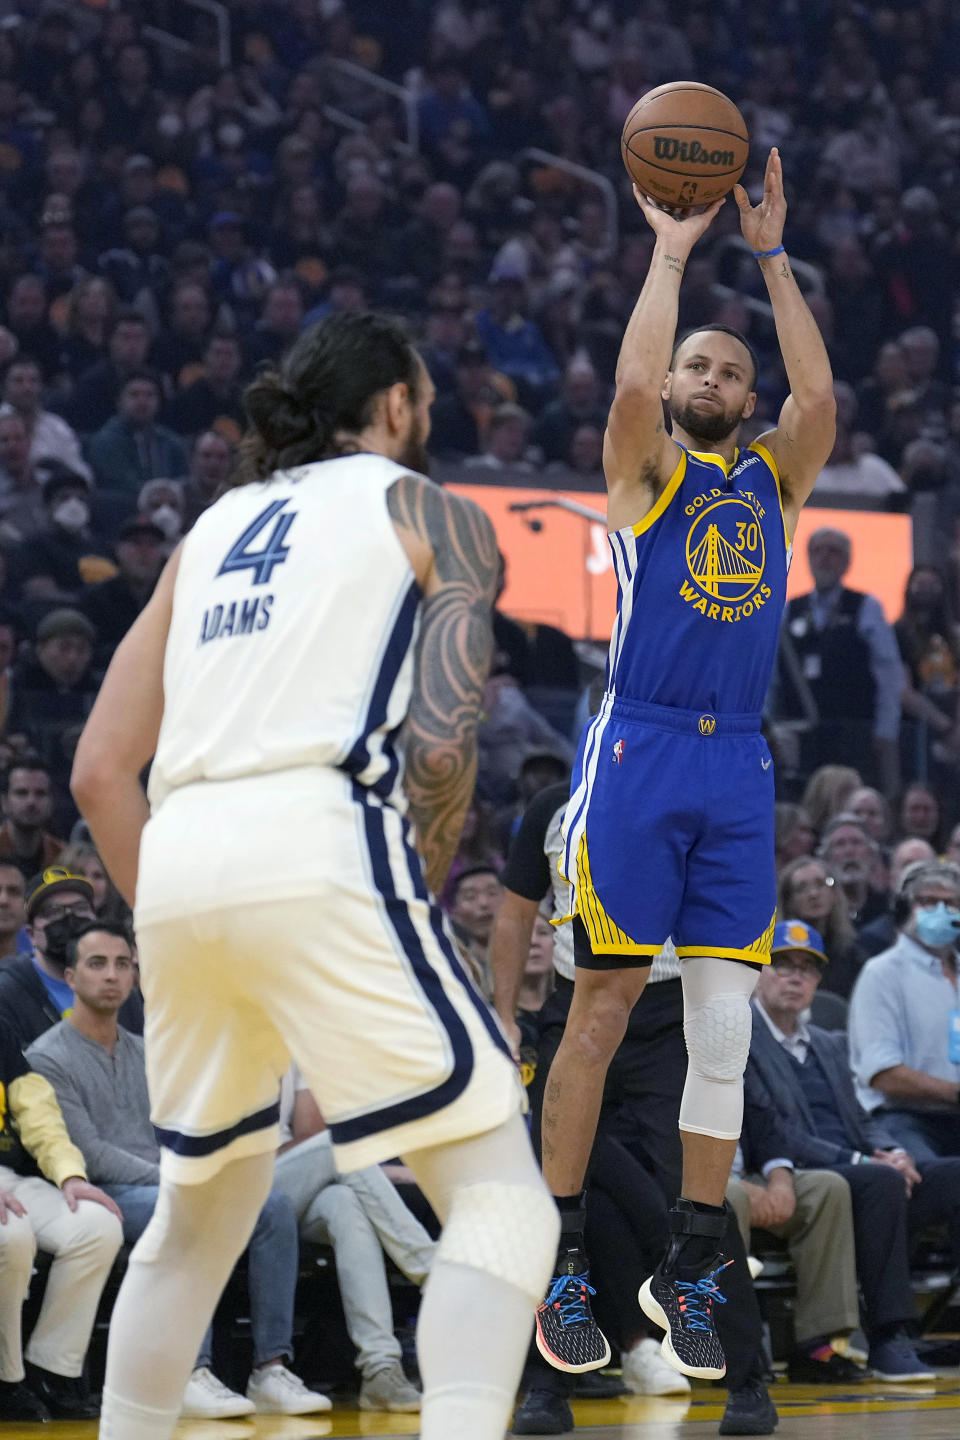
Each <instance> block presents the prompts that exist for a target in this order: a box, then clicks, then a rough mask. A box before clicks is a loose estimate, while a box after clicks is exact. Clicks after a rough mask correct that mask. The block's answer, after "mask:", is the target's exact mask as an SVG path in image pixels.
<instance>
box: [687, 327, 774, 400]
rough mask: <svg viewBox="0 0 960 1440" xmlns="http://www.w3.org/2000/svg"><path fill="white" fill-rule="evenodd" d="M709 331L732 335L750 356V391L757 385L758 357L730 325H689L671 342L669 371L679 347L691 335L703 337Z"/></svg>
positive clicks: (743, 336) (743, 337) (744, 336)
mask: <svg viewBox="0 0 960 1440" xmlns="http://www.w3.org/2000/svg"><path fill="white" fill-rule="evenodd" d="M711 330H717V331H719V333H720V334H721V335H732V336H733V338H734V340H739V341H740V344H741V345H742V346H743V348H744V349H745V350H746V352H747V354H748V355H749V356H750V361H751V364H752V365H753V376H752V378H751V380H750V389H751V390H752V389H753V387H754V385H756V383H757V376H758V375H759V374H760V357H759V355H758V354H757V352H756V350H755V349H754V348H753V346H752V345H751V344H750V341H749V340H748V339H747V337H746V335H744V334H742V333H741V332H740V331H739V330H734V328H733V326H732V325H721V324H720V323H719V322H717V323H716V324H712V325H691V326H690V329H689V330H684V332H683V334H682V335H678V336H677V338H676V340H674V342H673V351H672V353H671V355H670V369H671V370H672V369H673V367H674V365H675V364H676V360H677V351H678V350H679V349H680V346H681V345H683V344H685V343H686V341H687V340H689V339H690V336H691V335H704V334H706V333H708V332H709V331H711Z"/></svg>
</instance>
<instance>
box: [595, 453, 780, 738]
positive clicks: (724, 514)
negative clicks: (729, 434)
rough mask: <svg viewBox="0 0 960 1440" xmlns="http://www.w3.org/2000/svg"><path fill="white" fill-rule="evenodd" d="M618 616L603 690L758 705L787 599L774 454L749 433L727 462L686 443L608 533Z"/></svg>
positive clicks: (697, 706)
mask: <svg viewBox="0 0 960 1440" xmlns="http://www.w3.org/2000/svg"><path fill="white" fill-rule="evenodd" d="M608 538H609V541H610V548H611V549H612V551H613V563H614V568H615V570H616V575H617V619H616V624H615V625H614V630H613V636H612V639H611V642H610V655H609V660H608V666H607V690H608V692H609V693H610V694H612V695H616V696H621V697H623V698H624V699H629V700H638V701H644V702H647V703H649V704H654V705H667V706H674V707H678V708H680V709H684V710H703V711H709V712H712V713H714V714H718V713H720V714H744V713H750V714H759V713H760V711H761V710H762V709H763V702H764V698H765V696H766V693H767V686H768V685H769V683H770V676H771V673H772V671H773V665H774V661H775V659H776V653H777V641H778V637H779V632H780V618H781V613H782V610H783V606H784V601H785V599H786V585H787V568H788V565H789V558H790V556H789V546H788V542H787V537H786V534H785V531H784V526H783V517H782V514H781V509H780V487H779V477H778V474H777V467H776V463H775V461H774V459H773V457H772V456H771V454H770V453H769V451H768V450H767V449H766V448H765V447H764V446H763V445H760V444H757V443H756V442H755V443H754V444H753V445H751V446H750V448H749V449H747V450H741V451H740V452H739V454H738V455H737V457H736V460H735V462H734V464H733V465H732V466H731V467H730V468H729V469H728V468H727V466H726V463H725V461H723V460H722V459H721V457H720V456H719V455H709V454H706V453H701V452H699V451H696V452H695V451H692V450H683V451H682V453H681V455H680V459H679V462H678V464H677V468H676V470H675V471H674V473H673V475H672V476H671V478H670V481H669V483H668V484H667V486H666V488H665V489H664V491H663V493H662V494H661V495H660V497H659V499H658V500H657V502H656V504H655V505H654V506H653V507H652V509H651V510H650V511H649V513H648V514H647V515H646V516H644V518H643V519H642V520H641V521H640V522H639V523H638V524H637V525H633V526H627V527H625V528H624V529H622V530H616V531H614V532H613V533H612V534H611V535H610V536H609V537H608Z"/></svg>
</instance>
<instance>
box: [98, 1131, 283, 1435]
mask: <svg viewBox="0 0 960 1440" xmlns="http://www.w3.org/2000/svg"><path fill="white" fill-rule="evenodd" d="M272 1176H273V1155H272V1154H266V1155H251V1156H249V1157H248V1158H246V1159H243V1160H233V1161H231V1163H230V1164H229V1165H225V1166H224V1167H223V1169H222V1170H221V1171H219V1172H218V1174H216V1175H214V1176H213V1177H212V1178H211V1179H210V1180H206V1181H204V1183H203V1184H201V1185H172V1184H171V1183H170V1182H169V1181H168V1180H161V1182H160V1194H159V1197H158V1199H157V1204H156V1207H155V1209H154V1212H153V1217H152V1219H151V1221H150V1223H149V1225H148V1226H147V1228H146V1230H145V1231H144V1232H143V1235H142V1236H141V1237H140V1240H139V1241H138V1243H137V1244H136V1245H135V1247H134V1249H133V1253H132V1254H131V1256H130V1263H129V1264H128V1266H127V1273H126V1275H125V1276H124V1279H123V1284H122V1285H121V1287H120V1294H119V1295H118V1296H117V1303H116V1304H115V1305H114V1307H113V1317H112V1319H111V1322H110V1341H109V1344H108V1347H107V1373H106V1378H105V1380H104V1386H103V1407H102V1411H101V1421H100V1437H101V1440H168V1437H169V1436H170V1435H171V1434H172V1432H173V1427H174V1425H175V1424H176V1422H177V1416H178V1415H179V1413H180V1406H181V1402H182V1400H183V1391H184V1386H185V1385H186V1383H187V1380H188V1379H189V1377H190V1372H191V1370H192V1369H193V1366H194V1364H195V1362H196V1357H197V1350H198V1348H199V1345H200V1341H201V1340H202V1339H203V1333H204V1331H205V1330H206V1328H207V1325H208V1324H209V1322H210V1317H211V1316H212V1314H213V1312H214V1309H215V1307H216V1304H217V1301H218V1300H219V1298H220V1293H221V1291H222V1290H223V1287H224V1285H225V1284H226V1282H227V1279H228V1277H229V1275H230V1271H231V1270H232V1269H233V1267H234V1264H235V1263H236V1260H237V1257H238V1256H239V1255H240V1254H241V1252H242V1251H243V1249H244V1248H245V1246H246V1245H247V1243H248V1241H249V1239H250V1235H251V1233H252V1231H253V1227H254V1225H255V1224H256V1220H257V1216H258V1214H259V1213H260V1209H261V1207H262V1205H263V1203H264V1201H265V1200H266V1198H267V1195H268V1194H269V1191H270V1183H271V1179H272Z"/></svg>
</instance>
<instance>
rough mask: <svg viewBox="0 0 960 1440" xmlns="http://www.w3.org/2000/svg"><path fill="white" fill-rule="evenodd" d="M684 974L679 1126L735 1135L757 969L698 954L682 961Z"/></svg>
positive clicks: (738, 1127) (728, 1136) (728, 1137)
mask: <svg viewBox="0 0 960 1440" xmlns="http://www.w3.org/2000/svg"><path fill="white" fill-rule="evenodd" d="M680 975H681V981H682V984H683V1033H684V1037H685V1039H686V1042H687V1081H686V1084H685V1085H684V1087H683V1099H682V1100H681V1102H680V1129H681V1130H692V1131H693V1132H694V1133H695V1134H697V1135H712V1136H713V1137H714V1138H715V1139H717V1140H737V1139H739V1137H740V1130H741V1128H742V1125H743V1072H744V1070H745V1068H746V1064H747V1056H748V1055H749V1053H750V1036H751V1034H752V1029H753V1015H752V1012H751V1009H750V996H751V995H752V994H753V991H754V989H755V987H756V983H757V980H758V978H759V976H758V973H757V971H756V970H755V969H753V967H752V966H750V965H744V964H742V963H741V962H740V961H738V960H722V959H720V957H719V956H716V955H695V956H693V957H692V958H690V959H685V960H684V961H683V962H682V963H681V966H680Z"/></svg>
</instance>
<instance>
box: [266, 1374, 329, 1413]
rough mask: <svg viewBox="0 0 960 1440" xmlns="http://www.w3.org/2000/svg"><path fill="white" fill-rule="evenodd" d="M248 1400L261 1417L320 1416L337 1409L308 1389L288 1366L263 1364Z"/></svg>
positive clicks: (327, 1400) (324, 1398)
mask: <svg viewBox="0 0 960 1440" xmlns="http://www.w3.org/2000/svg"><path fill="white" fill-rule="evenodd" d="M247 1399H248V1400H252V1401H253V1406H252V1408H253V1409H254V1410H256V1412H257V1414H258V1415H317V1414H319V1412H320V1411H321V1410H330V1409H332V1408H333V1402H332V1401H331V1400H330V1399H329V1397H328V1396H326V1395H320V1394H319V1393H318V1392H317V1391H316V1390H308V1389H307V1387H306V1385H304V1383H303V1381H302V1380H301V1379H300V1376H299V1375H294V1373H293V1371H292V1370H288V1369H287V1367H286V1365H263V1366H261V1368H260V1369H259V1370H254V1372H253V1374H252V1375H251V1376H250V1379H249V1380H248V1382H247Z"/></svg>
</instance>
